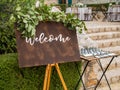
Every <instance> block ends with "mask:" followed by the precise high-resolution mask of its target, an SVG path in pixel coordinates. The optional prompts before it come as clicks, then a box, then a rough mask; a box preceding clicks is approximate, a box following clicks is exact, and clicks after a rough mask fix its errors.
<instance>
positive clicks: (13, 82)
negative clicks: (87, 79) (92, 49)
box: [0, 54, 81, 90]
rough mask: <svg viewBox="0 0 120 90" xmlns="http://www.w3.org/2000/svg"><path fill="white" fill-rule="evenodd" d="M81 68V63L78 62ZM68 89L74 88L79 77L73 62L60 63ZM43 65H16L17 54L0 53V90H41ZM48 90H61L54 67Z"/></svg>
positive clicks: (43, 72) (72, 89)
mask: <svg viewBox="0 0 120 90" xmlns="http://www.w3.org/2000/svg"><path fill="white" fill-rule="evenodd" d="M78 64H79V66H80V68H81V63H79V62H78ZM59 66H60V69H61V72H62V75H63V77H64V80H65V82H66V85H67V87H68V90H74V89H75V85H76V83H77V81H78V79H79V75H78V72H77V70H76V68H75V64H74V63H65V64H60V65H59ZM44 74H45V66H40V67H31V68H22V69H20V68H19V67H18V62H17V54H6V55H0V90H42V88H43V82H44ZM50 90H63V87H62V84H61V81H60V79H59V76H58V74H57V71H56V69H55V68H53V69H52V76H51V85H50Z"/></svg>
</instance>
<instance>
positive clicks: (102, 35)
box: [86, 22, 120, 90]
mask: <svg viewBox="0 0 120 90" xmlns="http://www.w3.org/2000/svg"><path fill="white" fill-rule="evenodd" d="M86 26H87V28H88V31H87V34H88V36H89V37H90V38H91V39H92V40H94V41H95V42H96V43H97V45H98V47H99V48H100V49H102V50H105V51H111V52H115V53H117V54H120V22H86ZM109 60H110V58H106V59H102V60H100V61H101V63H102V65H103V67H104V68H106V65H107V64H108V61H109ZM94 72H95V73H96V74H97V79H99V78H100V76H101V74H102V73H101V72H102V71H101V69H100V68H99V66H98V64H97V63H95V65H94ZM106 76H107V78H108V80H109V82H110V84H114V83H116V82H120V56H118V57H117V58H115V59H114V61H113V62H112V64H111V66H110V67H109V70H108V71H107V72H106ZM105 86H106V81H105V78H103V80H102V81H101V83H100V87H101V88H102V87H105ZM101 90H102V89H101ZM108 90H109V89H108ZM112 90H114V89H113V88H112ZM116 90H117V89H116Z"/></svg>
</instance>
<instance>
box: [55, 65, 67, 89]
mask: <svg viewBox="0 0 120 90" xmlns="http://www.w3.org/2000/svg"><path fill="white" fill-rule="evenodd" d="M55 67H56V70H57V72H58V75H59V77H60V80H61V82H62V85H63V88H64V90H67V87H66V84H65V81H64V79H63V77H62V74H61V72H60V68H59V66H58V64H57V63H56V64H55Z"/></svg>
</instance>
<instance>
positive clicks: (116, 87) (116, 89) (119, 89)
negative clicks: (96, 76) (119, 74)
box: [97, 81, 120, 90]
mask: <svg viewBox="0 0 120 90" xmlns="http://www.w3.org/2000/svg"><path fill="white" fill-rule="evenodd" d="M110 86H111V90H120V81H118V82H116V83H112V84H111V85H110ZM97 90H110V89H109V87H108V86H107V85H104V86H101V87H98V88H97Z"/></svg>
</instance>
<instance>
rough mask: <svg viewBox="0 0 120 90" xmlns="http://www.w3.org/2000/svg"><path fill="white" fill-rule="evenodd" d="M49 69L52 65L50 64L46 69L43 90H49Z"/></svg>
mask: <svg viewBox="0 0 120 90" xmlns="http://www.w3.org/2000/svg"><path fill="white" fill-rule="evenodd" d="M49 69H50V64H48V65H47V67H46V71H45V77H44V86H43V90H47V85H48V84H47V83H48V76H49Z"/></svg>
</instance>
